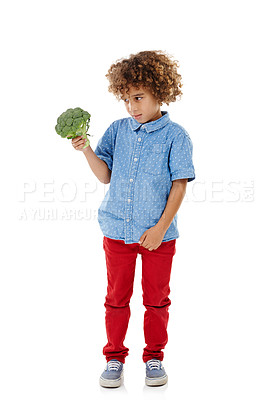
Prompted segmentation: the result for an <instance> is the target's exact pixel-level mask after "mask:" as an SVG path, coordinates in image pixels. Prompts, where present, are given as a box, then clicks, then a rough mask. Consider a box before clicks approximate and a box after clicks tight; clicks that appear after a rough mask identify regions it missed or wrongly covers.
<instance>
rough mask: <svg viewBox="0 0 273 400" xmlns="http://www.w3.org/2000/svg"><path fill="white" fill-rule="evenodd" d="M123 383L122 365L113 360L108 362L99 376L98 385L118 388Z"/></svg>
mask: <svg viewBox="0 0 273 400" xmlns="http://www.w3.org/2000/svg"><path fill="white" fill-rule="evenodd" d="M122 383H123V363H122V362H120V361H118V360H116V359H113V360H110V361H108V363H107V364H106V367H105V369H104V371H103V373H102V374H101V376H100V385H101V386H103V387H112V388H114V387H119V386H120V385H121V384H122Z"/></svg>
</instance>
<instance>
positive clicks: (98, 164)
mask: <svg viewBox="0 0 273 400" xmlns="http://www.w3.org/2000/svg"><path fill="white" fill-rule="evenodd" d="M83 153H84V155H85V157H86V159H87V161H88V164H89V166H90V168H91V170H92V171H93V172H94V174H95V175H96V177H97V178H98V180H99V181H100V182H102V183H105V184H106V183H109V182H110V179H111V171H110V169H109V168H108V166H107V164H106V162H104V161H103V160H101V159H100V158H99V157H98V156H97V155H96V154H95V153H94V151H93V150H92V148H91V146H88V147H86V149H84V150H83Z"/></svg>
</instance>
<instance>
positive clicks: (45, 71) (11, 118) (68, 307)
mask: <svg viewBox="0 0 273 400" xmlns="http://www.w3.org/2000/svg"><path fill="white" fill-rule="evenodd" d="M0 14H1V17H0V18H1V24H0V29H1V32H0V33H1V78H0V79H1V147H0V148H1V187H2V191H1V192H2V194H1V204H2V206H1V228H2V236H1V280H0V286H1V287H0V289H1V291H0V307H1V309H0V310H1V315H0V321H1V330H0V336H1V337H0V346H1V349H0V365H1V371H0V375H1V385H0V391H1V393H0V395H1V396H0V397H1V399H3V400H6V399H25V398H26V399H28V400H31V399H39V400H42V399H49V398H50V399H58V400H59V399H66V400H68V399H90V398H94V399H100V398H104V397H109V396H111V398H112V397H113V398H119V397H120V396H121V395H123V396H125V397H128V398H132V399H134V398H137V399H139V398H142V397H143V398H155V397H156V398H162V399H173V398H177V396H179V398H183V399H185V400H190V399H204V398H206V399H210V400H212V399H217V400H218V399H230V398H232V399H240V400H241V399H261V398H262V399H264V400H265V399H272V396H273V389H272V373H273V366H272V359H273V351H272V350H273V348H272V337H273V326H272V300H273V299H272V283H273V282H272V255H271V254H272V247H271V245H272V184H271V178H272V173H271V172H272V166H271V167H270V165H269V163H270V160H271V158H272V147H271V145H272V141H271V137H272V133H273V131H272V93H273V85H272V83H273V82H272V70H273V65H272V41H271V40H270V38H271V37H272V34H273V32H272V14H271V12H270V2H269V1H259V2H258V1H238V0H237V1H233V0H232V1H229V2H223V1H206V2H202V1H191V2H190V1H188V2H184V1H172V0H169V1H160V0H157V1H142V0H139V1H136V2H131V1H128V0H127V1H123V0H119V1H118V0H115V1H100V2H92V1H84V0H78V1H77V2H75V1H73V2H72V1H69V0H66V1H59V0H54V1H49V0H48V1H47V2H45V1H44V2H39V1H30V0H25V1H10V2H5V5H2V6H1V13H0ZM142 50H164V51H166V52H167V53H168V54H170V55H172V56H173V57H174V59H176V60H178V61H179V63H180V73H181V75H182V78H183V88H182V90H183V96H182V99H181V101H179V102H177V103H174V104H171V105H170V106H169V107H168V106H166V105H163V106H162V108H161V110H167V111H169V113H170V117H171V119H172V120H173V121H175V122H178V123H180V124H181V125H182V126H183V127H184V128H185V129H186V130H187V131H188V133H189V134H190V136H191V139H192V141H193V146H194V153H193V161H194V165H195V169H196V180H195V181H193V182H191V183H189V184H188V190H187V195H186V198H185V199H184V201H183V203H182V205H181V208H180V210H179V213H178V215H179V219H178V227H179V232H180V238H179V239H177V253H176V255H175V257H174V261H173V270H172V277H171V295H170V298H171V300H172V305H171V307H170V310H169V311H170V320H169V329H168V333H169V342H168V344H167V346H166V348H165V358H164V361H163V365H164V367H165V369H166V371H167V373H168V375H169V382H168V384H167V385H166V386H163V387H161V388H148V387H145V384H144V377H145V365H144V363H143V362H142V358H141V357H142V349H143V347H144V346H145V343H144V336H143V329H142V326H143V314H144V306H143V305H142V292H141V272H140V268H141V259H140V256H138V259H137V265H136V276H135V285H134V294H133V297H132V300H131V312H132V315H131V319H130V323H129V328H128V333H127V337H126V340H125V345H127V346H128V347H129V348H130V355H129V356H128V357H127V359H126V363H125V385H124V386H123V387H121V388H119V389H117V390H109V389H104V388H101V387H100V386H99V384H98V379H99V375H100V374H101V372H102V370H103V368H104V366H105V358H104V356H103V355H102V347H103V346H104V345H105V344H106V334H105V327H104V311H105V310H104V305H103V303H104V298H105V294H106V269H105V258H104V251H103V248H102V238H103V236H102V233H101V231H100V228H99V225H98V222H97V220H96V211H97V208H98V207H99V205H100V203H101V201H102V199H103V197H104V194H105V192H106V190H107V189H108V185H103V184H101V183H100V182H99V181H98V180H97V178H96V177H95V176H94V174H93V173H92V171H91V170H90V168H89V166H88V164H87V161H86V159H85V157H84V155H83V153H81V152H78V151H76V150H74V148H73V147H72V145H71V142H70V141H68V140H66V139H61V138H60V137H59V136H58V135H57V134H56V132H55V129H54V127H55V124H56V119H57V117H58V116H59V115H60V114H61V113H62V112H63V111H64V110H66V109H67V108H70V107H78V106H79V107H81V108H83V109H86V110H88V111H89V112H90V113H91V126H90V131H89V133H91V134H93V135H94V136H93V137H92V138H91V146H92V148H93V149H95V146H96V143H97V141H98V140H99V138H100V137H101V136H102V135H103V133H104V132H105V130H106V129H107V127H108V126H109V124H110V123H111V122H113V121H114V120H116V119H119V118H123V117H126V116H128V114H126V110H125V107H124V105H123V104H122V102H120V103H119V102H118V101H117V100H116V99H115V97H114V96H113V95H112V94H111V93H109V92H108V90H107V88H108V81H107V79H106V77H105V74H106V73H107V71H108V68H109V67H110V65H111V64H112V63H113V62H115V61H116V60H118V59H120V58H122V57H129V55H130V54H134V53H136V52H138V51H142ZM25 192H27V193H25ZM88 212H89V213H90V212H91V218H90V214H89V218H88V214H87V213H88ZM54 213H55V214H54ZM77 213H78V214H77ZM81 213H82V214H81Z"/></svg>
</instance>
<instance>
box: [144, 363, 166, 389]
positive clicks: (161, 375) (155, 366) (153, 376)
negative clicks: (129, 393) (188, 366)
mask: <svg viewBox="0 0 273 400" xmlns="http://www.w3.org/2000/svg"><path fill="white" fill-rule="evenodd" d="M167 381H168V375H167V374H166V372H165V369H164V368H163V366H162V363H161V361H160V360H157V359H155V358H153V359H152V360H149V361H147V362H146V378H145V383H146V385H148V386H160V385H165V383H167Z"/></svg>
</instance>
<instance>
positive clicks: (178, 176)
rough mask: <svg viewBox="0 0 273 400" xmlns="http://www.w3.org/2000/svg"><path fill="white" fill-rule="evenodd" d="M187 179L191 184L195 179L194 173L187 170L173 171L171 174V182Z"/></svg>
mask: <svg viewBox="0 0 273 400" xmlns="http://www.w3.org/2000/svg"><path fill="white" fill-rule="evenodd" d="M186 178H188V182H191V181H193V180H194V179H195V173H194V171H193V170H188V171H185V170H184V171H183V170H180V171H175V172H174V173H173V174H171V181H175V180H176V179H186Z"/></svg>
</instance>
